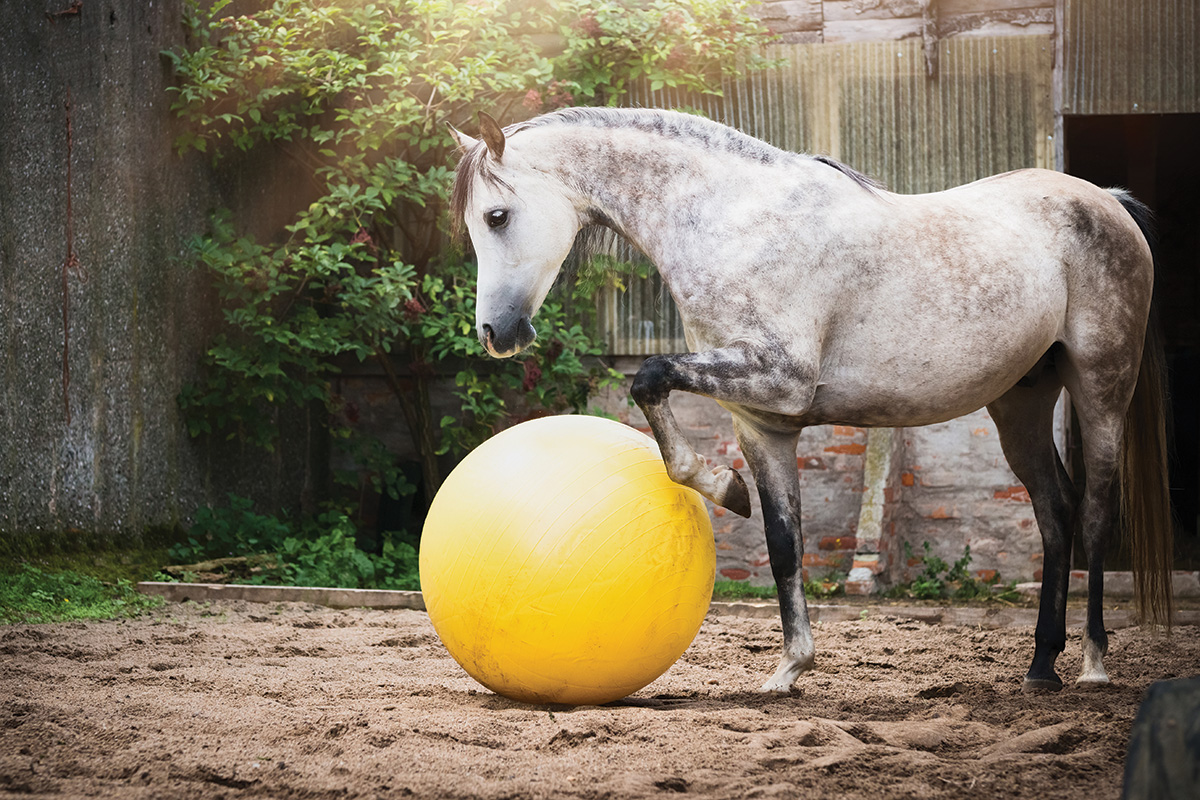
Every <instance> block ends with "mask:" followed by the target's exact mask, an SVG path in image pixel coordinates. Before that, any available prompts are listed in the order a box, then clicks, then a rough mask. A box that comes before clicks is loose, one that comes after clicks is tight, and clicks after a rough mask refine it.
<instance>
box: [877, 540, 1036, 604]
mask: <svg viewBox="0 0 1200 800" xmlns="http://www.w3.org/2000/svg"><path fill="white" fill-rule="evenodd" d="M922 546H923V547H924V550H925V554H924V556H922V558H921V573H920V574H919V575H918V576H917V577H916V578H915V579H913V580H912V581H911V582H910V583H907V584H902V585H900V586H897V587H895V588H893V589H892V590H891V591H889V592H888V596H889V597H911V598H914V599H917V600H942V599H952V600H993V599H994V600H1003V601H1005V602H1013V601H1016V600H1018V599H1019V595H1018V594H1017V592H1016V590H1015V588H1014V587H1015V583H1009V584H1008V585H1006V586H1001V585H1000V576H999V574H997V575H995V576H993V577H991V578H989V579H987V580H979V579H978V578H975V577H974V576H972V575H971V573H970V572H969V571H968V569H967V567H968V566H969V565H970V564H971V559H972V557H971V546H970V545H966V546H965V547H964V548H963V554H962V558H960V559H958V560H957V561H955V562H954V563H953V564H947V563H946V562H945V561H944V560H943V559H941V558H939V557H938V556H935V555H934V554H933V547H932V546H931V545H930V544H929V542H923V543H922ZM904 555H905V557H906V558H908V559H912V558H913V549H912V547H911V546H909V544H908V542H905V543H904Z"/></svg>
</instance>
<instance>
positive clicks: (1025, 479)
mask: <svg viewBox="0 0 1200 800" xmlns="http://www.w3.org/2000/svg"><path fill="white" fill-rule="evenodd" d="M1052 360H1053V353H1052V352H1051V353H1047V355H1046V357H1044V358H1043V360H1042V362H1040V364H1039V366H1038V368H1035V370H1034V371H1033V372H1031V373H1030V375H1029V376H1028V377H1027V379H1025V380H1023V381H1022V383H1021V384H1018V385H1017V386H1014V387H1013V388H1012V389H1010V390H1009V391H1008V392H1007V393H1005V394H1004V395H1002V396H1001V397H1000V398H999V399H998V400H996V401H994V402H993V403H991V404H989V405H988V412H989V413H990V414H991V415H992V419H993V420H994V421H995V423H996V428H997V430H998V432H999V434H1000V444H1001V447H1002V448H1003V449H1004V456H1005V458H1006V459H1007V460H1008V464H1009V466H1010V467H1011V468H1012V470H1013V472H1014V473H1015V474H1016V476H1017V478H1018V479H1019V480H1020V481H1021V483H1023V484H1024V485H1025V488H1026V490H1027V491H1028V492H1029V498H1030V500H1031V501H1032V503H1033V513H1034V517H1035V518H1036V519H1037V524H1038V531H1039V532H1040V534H1041V538H1042V550H1043V563H1042V593H1041V601H1040V607H1039V610H1038V621H1037V629H1036V630H1035V632H1034V654H1033V663H1032V664H1031V665H1030V667H1029V672H1028V673H1027V674H1026V676H1025V680H1024V682H1023V684H1022V685H1023V688H1024V689H1025V690H1026V691H1029V690H1033V689H1050V690H1055V691H1056V690H1058V689H1061V688H1062V679H1061V678H1060V677H1059V676H1058V673H1057V672H1055V669H1054V663H1055V661H1056V660H1057V658H1058V654H1059V653H1061V652H1062V651H1063V650H1064V649H1065V648H1066V642H1067V624H1066V614H1067V585H1068V579H1069V575H1070V569H1071V538H1072V530H1073V522H1074V516H1075V507H1076V494H1075V488H1074V485H1073V484H1072V482H1071V478H1070V476H1069V475H1068V474H1067V471H1066V468H1065V467H1064V466H1063V464H1062V460H1061V459H1060V458H1059V456H1058V450H1057V448H1056V447H1055V445H1054V405H1055V402H1056V401H1057V399H1058V396H1059V393H1060V391H1061V389H1062V384H1061V382H1060V381H1059V380H1058V376H1057V375H1056V374H1055V371H1054V369H1053V364H1052Z"/></svg>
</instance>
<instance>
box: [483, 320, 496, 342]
mask: <svg viewBox="0 0 1200 800" xmlns="http://www.w3.org/2000/svg"><path fill="white" fill-rule="evenodd" d="M480 330H481V331H482V332H483V336H481V337H480V338H481V339H483V346H484V347H487V346H489V345H491V343H492V339H494V338H495V337H496V332H495V331H493V330H492V326H491V325H489V324H487V323H486V322H485V323H483V325H481V326H480Z"/></svg>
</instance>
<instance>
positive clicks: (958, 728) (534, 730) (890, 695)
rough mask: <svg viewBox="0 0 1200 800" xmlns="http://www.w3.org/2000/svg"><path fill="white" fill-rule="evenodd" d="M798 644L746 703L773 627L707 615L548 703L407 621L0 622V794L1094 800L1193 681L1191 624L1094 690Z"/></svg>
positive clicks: (857, 636)
mask: <svg viewBox="0 0 1200 800" xmlns="http://www.w3.org/2000/svg"><path fill="white" fill-rule="evenodd" d="M1072 634H1073V635H1072V639H1071V640H1070V641H1069V642H1068V649H1067V652H1066V653H1064V655H1063V656H1062V657H1061V658H1060V660H1059V664H1060V671H1061V672H1062V674H1063V676H1064V678H1066V679H1067V680H1068V681H1069V680H1072V679H1073V678H1074V676H1075V675H1076V674H1077V672H1078V669H1079V664H1080V653H1079V638H1078V631H1077V630H1075V631H1072ZM815 635H816V640H817V647H818V666H817V669H816V670H815V671H814V672H812V673H810V674H808V675H806V676H804V677H802V678H801V680H800V682H799V684H798V687H799V688H798V690H797V691H795V692H794V693H793V694H792V695H790V696H784V697H773V696H772V697H767V696H762V695H760V694H758V693H757V692H756V691H755V689H756V687H757V686H758V685H759V684H760V683H761V682H762V680H763V679H764V678H765V676H766V675H767V674H768V673H769V672H770V671H771V670H772V669H773V667H774V666H775V664H776V662H777V658H778V648H779V640H780V632H779V624H778V622H777V621H774V620H769V619H746V618H740V617H730V616H710V617H709V618H708V619H707V620H706V622H705V624H704V626H703V628H702V629H701V631H700V634H699V636H698V637H697V639H696V641H695V642H694V644H693V645H692V647H691V648H690V649H689V650H688V651H687V653H685V654H684V656H683V658H682V659H680V661H679V662H678V663H677V664H676V665H675V666H674V667H672V668H671V670H670V671H669V672H668V673H667V674H666V675H664V676H663V677H662V678H660V679H659V680H658V681H656V682H655V683H653V684H651V685H650V686H649V687H647V688H646V689H644V690H643V691H641V692H639V693H637V694H636V695H635V696H633V697H632V698H630V699H628V700H626V701H624V702H622V703H619V704H615V705H610V706H604V707H578V708H567V707H550V706H524V705H520V704H518V703H515V702H512V701H509V700H506V699H504V698H502V697H498V696H496V695H494V694H492V693H490V692H488V691H487V690H486V689H483V688H482V687H480V686H479V685H478V684H476V683H475V682H474V681H473V680H472V679H471V678H470V677H468V676H467V675H466V674H465V673H463V672H462V671H461V669H460V668H459V667H458V665H457V664H455V663H454V661H453V660H452V659H451V658H450V657H449V655H448V654H447V653H446V651H445V649H444V648H443V647H442V646H441V644H440V643H439V641H438V639H437V636H436V635H435V634H434V631H433V629H432V627H431V626H430V624H429V620H428V617H427V616H426V615H425V614H424V613H422V612H419V611H407V610H399V611H378V610H376V611H372V610H333V609H329V608H325V607H321V606H314V605H309V604H298V603H280V604H270V605H264V604H253V603H247V602H243V601H218V602H211V603H202V604H196V603H170V604H168V605H167V606H165V607H164V608H163V609H162V610H161V611H159V612H157V613H155V614H152V615H148V616H145V617H143V618H140V619H136V620H125V621H111V622H95V623H68V624H58V625H44V626H20V625H18V626H9V627H0V797H6V798H7V797H21V798H28V797H62V798H80V797H114V798H151V797H161V798H215V797H226V798H240V797H278V798H377V797H379V798H392V797H396V798H399V797H479V798H497V799H498V798H525V797H529V798H576V797H577V798H626V797H670V796H678V795H691V796H699V797H721V798H737V797H787V798H795V797H802V798H838V799H839V800H842V798H869V800H881V798H892V797H937V798H952V797H964V798H966V797H970V798H989V797H997V798H1001V797H1002V798H1031V800H1044V798H1051V797H1053V798H1056V800H1100V799H1101V798H1116V797H1118V796H1119V795H1120V790H1121V775H1122V769H1123V761H1124V752H1125V746H1126V742H1127V739H1128V735H1129V729H1130V725H1131V723H1132V720H1133V717H1134V715H1135V714H1136V711H1137V707H1138V704H1139V702H1140V700H1141V696H1142V693H1143V692H1144V691H1145V689H1146V688H1147V687H1148V686H1149V685H1150V684H1151V683H1152V682H1153V681H1155V680H1160V679H1165V678H1172V677H1183V676H1190V675H1194V674H1196V673H1197V672H1198V671H1200V629H1198V628H1197V627H1194V626H1190V627H1187V626H1185V627H1179V628H1177V629H1176V630H1175V633H1174V635H1173V636H1172V637H1170V638H1163V637H1155V636H1153V635H1151V634H1150V633H1148V632H1145V631H1142V630H1139V629H1136V628H1123V629H1120V630H1116V631H1114V632H1113V634H1112V645H1111V650H1110V654H1109V657H1108V660H1107V666H1108V669H1109V673H1110V675H1111V676H1112V677H1113V684H1112V685H1111V686H1109V687H1107V688H1104V689H1100V690H1093V691H1082V690H1078V689H1075V688H1074V687H1071V686H1069V687H1068V688H1067V689H1066V690H1065V691H1063V692H1060V693H1057V694H1033V695H1027V694H1022V693H1021V691H1020V678H1021V676H1022V675H1023V673H1024V670H1025V668H1026V667H1027V662H1028V659H1029V657H1030V656H1031V655H1032V646H1033V641H1032V639H1033V634H1032V630H1031V629H1029V628H1011V629H1002V630H980V629H973V628H969V627H953V626H941V625H927V624H924V623H921V622H916V621H912V620H907V619H900V618H895V617H888V616H881V617H871V618H868V619H863V620H855V621H851V622H825V623H820V624H818V625H817V626H816V628H815Z"/></svg>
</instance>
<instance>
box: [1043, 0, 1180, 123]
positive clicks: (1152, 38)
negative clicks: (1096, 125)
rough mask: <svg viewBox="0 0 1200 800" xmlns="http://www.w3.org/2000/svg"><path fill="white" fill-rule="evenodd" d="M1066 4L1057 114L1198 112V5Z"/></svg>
mask: <svg viewBox="0 0 1200 800" xmlns="http://www.w3.org/2000/svg"><path fill="white" fill-rule="evenodd" d="M1064 5H1065V13H1064V20H1063V107H1062V113H1064V114H1172V113H1191V114H1194V113H1198V112H1200V3H1197V2H1196V0H1065V4H1064Z"/></svg>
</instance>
